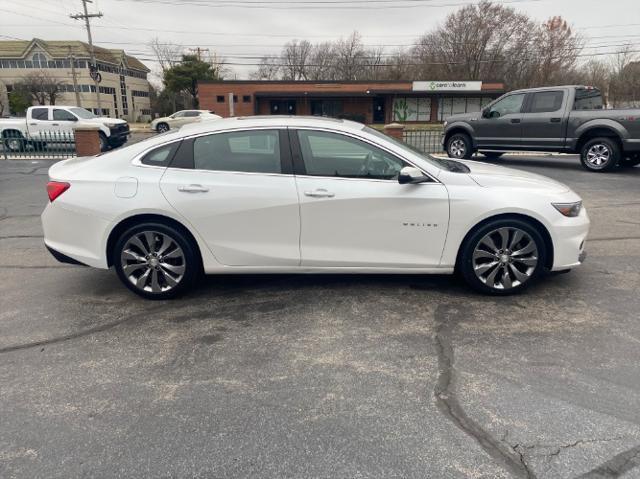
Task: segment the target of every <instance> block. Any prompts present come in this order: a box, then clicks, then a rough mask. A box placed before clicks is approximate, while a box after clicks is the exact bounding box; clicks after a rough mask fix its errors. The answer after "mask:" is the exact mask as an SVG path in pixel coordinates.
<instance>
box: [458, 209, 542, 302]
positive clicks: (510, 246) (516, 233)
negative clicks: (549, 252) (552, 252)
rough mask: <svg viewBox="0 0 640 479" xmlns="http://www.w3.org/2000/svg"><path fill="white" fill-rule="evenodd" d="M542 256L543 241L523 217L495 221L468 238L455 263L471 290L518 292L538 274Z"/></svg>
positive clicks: (499, 293)
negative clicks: (458, 260)
mask: <svg viewBox="0 0 640 479" xmlns="http://www.w3.org/2000/svg"><path fill="white" fill-rule="evenodd" d="M545 258H546V247H545V243H544V240H543V239H542V236H541V235H540V233H539V232H538V231H537V230H536V228H534V227H533V226H532V225H530V224H529V223H527V222H526V221H522V220H516V219H513V220H510V219H509V220H496V221H492V222H490V223H488V224H486V225H484V226H482V227H481V228H479V229H477V230H476V231H475V232H474V233H473V234H472V235H470V236H469V238H467V240H466V241H465V243H464V244H463V246H462V255H461V257H460V263H459V265H458V266H459V269H460V272H461V273H462V275H463V277H464V279H465V280H466V282H467V283H468V284H469V285H470V286H471V287H473V288H474V289H476V290H478V291H480V292H483V293H489V294H496V295H505V294H513V293H517V292H519V291H521V290H522V289H524V288H526V287H527V286H528V285H529V284H530V283H531V282H532V281H533V280H534V279H535V278H536V277H538V276H539V275H540V273H541V272H542V270H543V268H544V264H545Z"/></svg>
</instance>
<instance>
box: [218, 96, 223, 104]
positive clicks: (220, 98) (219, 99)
mask: <svg viewBox="0 0 640 479" xmlns="http://www.w3.org/2000/svg"><path fill="white" fill-rule="evenodd" d="M216 101H217V102H218V103H224V95H218V96H217V97H216Z"/></svg>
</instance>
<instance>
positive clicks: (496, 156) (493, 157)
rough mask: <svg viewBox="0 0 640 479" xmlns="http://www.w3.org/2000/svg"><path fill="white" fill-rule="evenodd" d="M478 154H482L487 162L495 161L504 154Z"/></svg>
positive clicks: (490, 152) (491, 152)
mask: <svg viewBox="0 0 640 479" xmlns="http://www.w3.org/2000/svg"><path fill="white" fill-rule="evenodd" d="M480 153H482V154H483V155H484V157H485V158H486V159H488V160H497V159H498V158H500V157H501V156H502V155H504V153H500V152H498V151H481V152H480Z"/></svg>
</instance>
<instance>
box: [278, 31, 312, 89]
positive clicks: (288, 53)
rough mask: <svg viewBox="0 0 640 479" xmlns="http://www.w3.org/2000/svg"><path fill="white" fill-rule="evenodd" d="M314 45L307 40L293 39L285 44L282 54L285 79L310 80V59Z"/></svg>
mask: <svg viewBox="0 0 640 479" xmlns="http://www.w3.org/2000/svg"><path fill="white" fill-rule="evenodd" d="M312 50H313V47H312V45H311V43H309V42H308V41H307V40H302V41H300V42H299V41H298V40H293V41H290V42H288V43H286V44H285V46H284V49H283V50H282V54H281V56H280V57H281V65H282V77H283V79H284V80H308V79H309V66H308V64H309V60H310V59H311V54H312Z"/></svg>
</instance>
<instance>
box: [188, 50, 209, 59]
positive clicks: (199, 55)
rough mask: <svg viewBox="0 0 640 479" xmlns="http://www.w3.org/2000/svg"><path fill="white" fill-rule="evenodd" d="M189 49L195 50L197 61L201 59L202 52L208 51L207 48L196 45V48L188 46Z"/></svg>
mask: <svg viewBox="0 0 640 479" xmlns="http://www.w3.org/2000/svg"><path fill="white" fill-rule="evenodd" d="M189 51H191V52H196V55H197V56H198V61H202V52H208V51H209V49H208V48H200V47H198V48H189Z"/></svg>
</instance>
